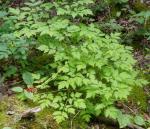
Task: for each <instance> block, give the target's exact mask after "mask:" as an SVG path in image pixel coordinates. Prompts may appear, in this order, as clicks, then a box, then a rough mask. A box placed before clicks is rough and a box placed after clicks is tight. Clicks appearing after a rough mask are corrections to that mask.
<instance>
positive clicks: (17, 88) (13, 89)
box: [11, 87, 23, 93]
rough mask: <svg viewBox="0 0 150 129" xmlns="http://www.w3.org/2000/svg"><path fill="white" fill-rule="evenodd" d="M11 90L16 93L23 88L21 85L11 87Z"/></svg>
mask: <svg viewBox="0 0 150 129" xmlns="http://www.w3.org/2000/svg"><path fill="white" fill-rule="evenodd" d="M11 90H12V91H14V92H18V93H20V92H23V88H21V87H13V88H12V89H11Z"/></svg>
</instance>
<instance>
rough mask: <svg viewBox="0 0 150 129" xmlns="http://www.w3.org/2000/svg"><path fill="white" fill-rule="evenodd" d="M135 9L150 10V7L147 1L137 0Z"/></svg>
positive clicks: (138, 10) (134, 5)
mask: <svg viewBox="0 0 150 129" xmlns="http://www.w3.org/2000/svg"><path fill="white" fill-rule="evenodd" d="M133 9H134V10H135V11H137V12H140V11H146V10H149V9H150V8H149V7H148V6H147V5H146V4H145V3H141V0H136V1H135V2H134V4H133Z"/></svg>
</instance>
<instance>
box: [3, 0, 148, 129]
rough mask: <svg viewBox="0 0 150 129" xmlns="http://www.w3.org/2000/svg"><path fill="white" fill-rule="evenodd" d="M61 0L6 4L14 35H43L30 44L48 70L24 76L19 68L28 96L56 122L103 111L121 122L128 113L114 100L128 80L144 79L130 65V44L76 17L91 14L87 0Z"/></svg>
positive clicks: (125, 91)
mask: <svg viewBox="0 0 150 129" xmlns="http://www.w3.org/2000/svg"><path fill="white" fill-rule="evenodd" d="M66 2H67V1H65V2H57V1H56V2H54V3H43V2H42V1H35V0H30V2H28V3H25V5H26V6H25V7H22V8H16V9H14V8H10V10H9V13H10V15H9V16H8V19H11V20H12V21H13V23H14V25H15V29H14V32H15V36H16V37H20V38H26V39H36V38H39V37H42V36H43V37H47V39H48V41H47V42H45V41H44V42H43V41H42V42H38V43H37V44H36V49H37V50H39V52H43V53H44V54H46V55H49V56H50V57H51V60H50V62H49V63H48V71H44V74H41V75H40V76H41V79H38V81H33V80H32V79H31V78H29V77H30V75H29V73H26V74H23V80H24V82H25V83H26V84H27V85H31V84H34V85H35V86H36V88H37V90H38V91H39V92H38V93H37V94H35V96H34V101H35V102H37V103H38V104H40V105H41V107H42V108H46V107H52V108H53V109H54V113H53V115H54V117H55V119H56V121H57V122H62V121H64V120H66V119H71V121H73V120H74V119H75V117H77V116H79V117H81V118H82V119H83V120H85V121H89V119H90V117H91V116H92V115H95V116H96V115H105V116H106V117H110V118H113V119H117V120H118V122H119V123H120V127H124V126H126V125H127V124H129V122H130V117H129V116H128V115H123V114H122V113H121V112H120V111H119V110H118V109H117V108H116V107H115V104H114V103H115V102H116V101H118V100H125V99H127V97H128V95H129V94H130V91H131V89H132V87H133V86H135V85H136V86H142V85H144V84H147V82H146V81H145V80H143V79H139V78H138V76H137V75H138V72H136V70H135V69H134V68H133V67H134V64H135V60H134V59H133V57H132V48H131V47H125V46H123V45H120V44H119V42H118V40H120V37H119V36H120V34H119V33H111V34H110V35H107V34H104V33H102V32H101V31H100V30H99V29H98V28H96V27H95V25H94V24H89V25H85V24H82V23H78V22H77V21H76V20H77V19H78V18H80V17H82V16H86V15H90V14H92V13H91V11H90V10H89V9H88V8H87V4H90V3H92V1H91V0H88V1H87V0H86V1H85V0H80V1H78V2H76V1H73V2H71V4H69V3H66ZM85 3H87V4H85ZM85 5H86V6H85ZM50 11H52V12H53V11H54V12H55V11H56V14H57V15H56V14H55V15H54V14H51V13H50ZM6 19H7V18H6ZM46 73H47V74H46ZM15 90H16V89H15ZM15 90H14V91H15ZM16 91H19V92H22V91H23V89H22V90H21V89H20V88H19V90H18V88H17V90H16Z"/></svg>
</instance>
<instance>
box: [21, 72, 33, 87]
mask: <svg viewBox="0 0 150 129" xmlns="http://www.w3.org/2000/svg"><path fill="white" fill-rule="evenodd" d="M22 78H23V80H24V82H25V83H26V84H27V85H32V84H33V82H34V79H33V77H32V73H30V72H24V73H23V74H22Z"/></svg>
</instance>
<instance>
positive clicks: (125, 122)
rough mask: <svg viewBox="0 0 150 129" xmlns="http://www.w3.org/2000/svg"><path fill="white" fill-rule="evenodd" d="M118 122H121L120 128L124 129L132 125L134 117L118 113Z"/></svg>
mask: <svg viewBox="0 0 150 129" xmlns="http://www.w3.org/2000/svg"><path fill="white" fill-rule="evenodd" d="M117 120H118V122H119V126H120V128H124V127H126V126H127V125H129V124H131V120H132V117H131V116H130V115H123V114H122V113H121V112H120V113H118V116H117Z"/></svg>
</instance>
